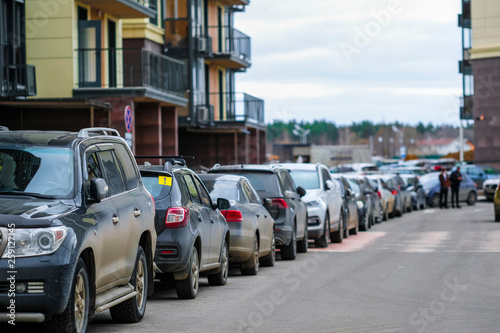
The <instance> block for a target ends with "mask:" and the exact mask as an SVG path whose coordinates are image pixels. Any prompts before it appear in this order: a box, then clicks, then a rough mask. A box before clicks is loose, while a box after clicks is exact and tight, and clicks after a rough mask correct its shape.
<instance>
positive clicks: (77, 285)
mask: <svg viewBox="0 0 500 333" xmlns="http://www.w3.org/2000/svg"><path fill="white" fill-rule="evenodd" d="M89 296H90V288H89V276H88V273H87V268H86V267H85V263H84V261H83V259H81V258H80V259H79V260H78V263H77V264H76V268H75V274H74V276H73V283H72V285H71V293H70V297H69V300H68V305H67V306H66V309H65V310H64V312H63V313H61V314H58V315H54V316H52V318H50V319H49V320H48V321H46V322H44V330H45V331H46V332H72V333H80V332H85V331H86V330H87V325H88V322H89V318H88V317H89Z"/></svg>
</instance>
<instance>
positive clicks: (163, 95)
mask: <svg viewBox="0 0 500 333" xmlns="http://www.w3.org/2000/svg"><path fill="white" fill-rule="evenodd" d="M1 2H2V6H1V7H0V10H1V11H0V15H1V17H2V20H1V23H2V24H1V26H2V30H1V32H2V34H1V36H2V41H4V40H5V41H4V42H3V43H2V45H4V48H5V49H6V51H5V52H2V58H0V61H1V63H0V64H1V65H2V74H1V75H2V76H1V77H0V78H1V81H0V82H1V84H2V86H1V87H2V95H1V96H0V119H1V123H0V125H2V126H7V127H9V128H11V129H60V130H72V131H76V130H79V129H80V128H83V127H89V126H97V127H112V128H115V129H117V130H118V131H119V132H120V134H122V136H124V137H125V138H126V139H127V141H128V142H129V145H130V146H131V147H132V150H133V151H134V153H135V154H136V155H177V154H182V155H194V156H195V157H196V163H198V164H202V165H206V166H210V165H212V164H214V163H227V162H229V161H235V162H263V161H264V159H265V139H266V132H265V125H264V120H263V117H264V108H263V107H264V105H263V101H262V100H260V99H257V98H255V97H252V96H250V95H246V94H241V99H240V100H238V99H237V94H236V92H235V89H234V87H235V85H234V79H235V74H236V73H237V72H244V71H245V70H246V69H247V68H248V67H250V38H249V37H248V36H246V35H244V34H243V33H241V32H239V31H237V30H236V29H234V27H233V17H234V13H235V12H239V11H243V10H244V7H245V5H247V4H248V1H244V0H233V1H230V0H217V1H213V0H99V1H96V0H79V1H74V0H70V1H67V0H64V1H63V0H26V1H24V2H23V1H17V0H1ZM19 7H21V8H19ZM12 17H15V19H12ZM4 18H6V19H4ZM16 22H17V23H16ZM11 36H19V38H18V39H19V40H17V39H16V38H12V37H11ZM9 43H10V44H9ZM5 45H7V46H5ZM4 54H5V55H6V56H4ZM35 74H36V75H35ZM14 79H16V80H17V81H16V83H13V80H14ZM261 141H262V143H261ZM252 149H253V150H252ZM256 152H257V153H256Z"/></svg>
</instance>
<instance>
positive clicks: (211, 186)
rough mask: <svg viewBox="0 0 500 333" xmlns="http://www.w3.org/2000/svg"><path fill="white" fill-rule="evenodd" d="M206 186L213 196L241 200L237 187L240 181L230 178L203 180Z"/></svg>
mask: <svg viewBox="0 0 500 333" xmlns="http://www.w3.org/2000/svg"><path fill="white" fill-rule="evenodd" d="M203 183H204V184H205V187H206V188H207V190H208V192H210V196H211V197H212V198H225V199H227V200H235V201H237V202H240V201H241V198H240V196H239V191H238V188H237V185H238V183H236V182H233V181H228V180H217V181H216V180H214V179H210V180H203Z"/></svg>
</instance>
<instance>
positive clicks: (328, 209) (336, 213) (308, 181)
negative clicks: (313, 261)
mask: <svg viewBox="0 0 500 333" xmlns="http://www.w3.org/2000/svg"><path fill="white" fill-rule="evenodd" d="M281 165H282V166H283V167H285V168H287V169H288V170H289V171H290V175H291V176H292V179H293V181H294V182H295V184H296V185H298V186H301V187H303V188H304V189H305V190H306V195H305V196H304V197H303V198H302V201H303V202H304V203H305V204H306V206H307V218H308V221H307V233H308V237H309V239H311V238H312V239H314V244H315V245H316V246H317V247H327V246H328V242H329V240H331V241H332V243H333V242H336V243H340V242H342V235H341V233H342V227H341V226H340V224H341V223H342V221H341V219H342V195H341V193H340V186H338V185H337V184H335V183H334V182H333V181H332V178H331V176H330V172H329V171H328V169H327V167H326V166H325V165H323V164H320V163H317V164H313V163H283V164H281Z"/></svg>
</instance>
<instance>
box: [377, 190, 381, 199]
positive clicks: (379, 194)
mask: <svg viewBox="0 0 500 333" xmlns="http://www.w3.org/2000/svg"><path fill="white" fill-rule="evenodd" d="M377 195H378V198H379V199H382V193H380V191H377Z"/></svg>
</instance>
